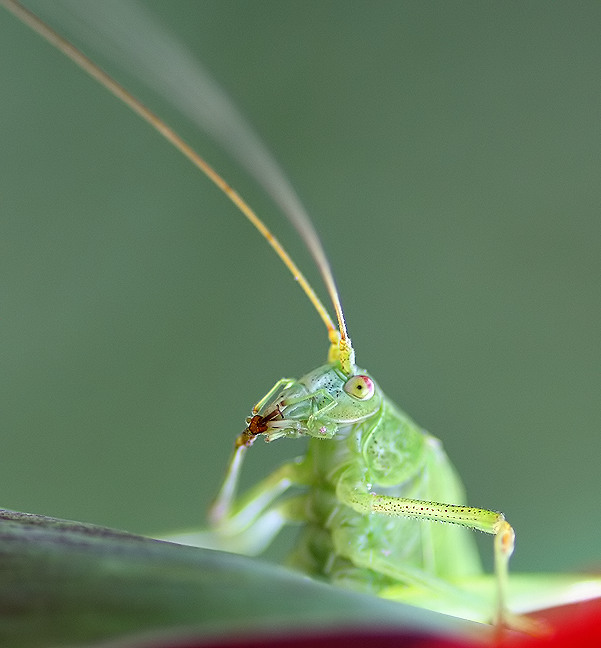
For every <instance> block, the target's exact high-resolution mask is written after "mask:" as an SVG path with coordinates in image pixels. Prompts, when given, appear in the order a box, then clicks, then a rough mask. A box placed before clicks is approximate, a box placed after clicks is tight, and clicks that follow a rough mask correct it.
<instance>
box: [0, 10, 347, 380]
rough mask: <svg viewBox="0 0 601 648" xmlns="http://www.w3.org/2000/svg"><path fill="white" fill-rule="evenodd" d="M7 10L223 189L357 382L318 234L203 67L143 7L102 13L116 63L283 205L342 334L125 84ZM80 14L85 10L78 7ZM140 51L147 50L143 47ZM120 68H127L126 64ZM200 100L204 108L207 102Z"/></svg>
mask: <svg viewBox="0 0 601 648" xmlns="http://www.w3.org/2000/svg"><path fill="white" fill-rule="evenodd" d="M0 4H2V5H4V6H5V7H6V8H7V9H8V10H9V11H11V12H12V13H13V14H14V15H15V16H17V17H18V18H19V19H20V20H21V21H22V22H24V23H25V24H26V25H28V26H29V27H31V28H32V29H33V30H34V31H36V32H37V33H38V34H40V35H41V36H42V37H44V38H45V39H46V40H48V41H49V42H50V43H51V44H52V45H54V46H55V47H56V48H57V49H59V50H60V51H61V52H63V54H65V55H66V56H68V57H69V58H70V59H71V60H72V61H74V62H75V63H76V64H77V65H78V66H79V67H81V68H82V69H83V70H84V71H85V72H86V73H87V74H89V75H90V76H91V77H93V78H94V79H96V80H97V81H98V82H99V83H100V84H101V85H103V86H104V87H105V88H106V89H107V90H109V91H110V92H111V93H112V94H114V95H115V96H116V97H117V98H119V99H120V100H121V101H123V102H124V103H125V104H126V105H127V106H129V107H130V108H131V109H132V110H133V111H134V112H136V113H137V114H138V115H139V116H140V117H142V119H144V120H145V121H146V122H148V123H149V124H150V125H151V126H152V127H153V128H154V129H155V130H156V131H157V132H159V133H160V134H161V135H162V136H163V137H165V138H166V139H167V140H168V141H169V142H170V143H171V144H172V145H173V146H174V147H175V148H176V149H177V150H179V151H180V152H181V153H182V154H183V155H185V156H186V157H187V158H188V159H189V160H190V161H191V162H192V163H193V164H194V165H195V166H196V167H197V168H198V169H199V170H200V171H202V173H204V174H205V175H206V176H207V177H208V178H209V179H210V180H211V181H212V182H213V183H214V184H215V185H217V187H219V189H220V190H221V191H222V192H223V193H224V194H225V195H226V196H227V197H228V198H229V199H230V200H231V201H232V202H233V203H234V204H235V205H236V206H237V207H238V208H239V209H240V211H241V212H242V213H243V214H244V215H245V216H246V218H247V219H248V220H249V221H250V222H251V223H252V224H253V226H254V227H255V228H256V229H257V230H258V231H259V232H260V233H261V235H262V236H263V237H264V238H265V239H266V240H267V242H268V243H269V244H270V245H271V247H272V248H273V249H274V250H275V252H276V254H277V255H278V256H279V257H280V259H281V260H282V261H283V262H284V264H285V265H286V267H287V268H288V269H289V270H290V272H291V273H292V275H293V276H294V278H295V279H296V280H297V281H298V282H299V284H300V285H301V288H302V289H303V291H304V292H305V294H306V295H307V296H308V297H309V299H310V300H311V303H312V304H313V306H314V308H315V309H316V310H317V312H318V314H319V315H320V317H321V319H322V320H323V322H324V324H325V326H326V328H327V330H328V337H329V339H330V343H331V347H330V354H329V359H330V360H331V361H335V360H338V361H339V362H340V365H341V368H342V371H343V372H344V373H345V374H347V375H350V374H352V373H353V367H354V351H353V348H352V344H351V341H350V338H349V337H348V334H347V330H346V323H345V319H344V313H343V311H342V306H341V303H340V298H339V295H338V290H337V288H336V283H335V281H334V276H333V273H332V270H331V268H330V264H329V262H328V260H327V257H326V254H325V251H324V249H323V246H322V244H321V241H320V239H319V237H318V235H317V232H316V230H315V227H314V226H313V223H312V222H311V219H310V218H309V216H308V214H307V212H306V211H305V209H304V207H303V206H302V203H301V202H300V199H299V198H298V196H297V194H296V192H295V191H294V189H293V188H292V186H291V185H290V183H289V181H288V180H287V178H286V177H285V176H284V174H283V173H282V172H281V170H280V168H279V166H278V165H277V163H276V162H275V160H274V159H273V157H272V156H271V155H270V154H269V152H268V151H267V149H266V148H265V146H264V145H263V143H262V142H261V140H260V139H259V138H258V137H257V136H256V135H255V134H254V132H253V130H252V129H251V128H250V126H248V125H247V124H246V122H245V120H244V119H243V117H242V116H241V115H240V114H239V113H238V111H237V110H236V109H235V108H234V106H233V104H232V102H231V101H230V100H229V99H228V98H227V97H226V96H225V95H224V94H223V92H222V91H221V90H220V88H219V87H218V86H217V84H216V83H215V82H214V81H213V80H212V78H211V77H210V76H209V75H208V73H206V72H205V71H204V70H203V69H202V67H201V66H200V65H199V63H198V62H197V61H195V60H193V59H192V58H191V56H190V55H189V54H188V52H186V51H185V50H184V49H183V48H182V47H181V45H180V44H179V43H178V42H177V41H176V40H175V39H170V38H169V34H166V33H165V32H164V30H161V29H160V28H159V27H157V26H156V25H155V24H154V21H153V20H152V18H151V16H150V15H146V13H145V12H143V11H142V8H141V7H138V8H137V9H136V10H135V11H134V8H133V6H130V7H128V8H126V6H125V5H124V4H122V3H119V4H117V5H115V8H118V9H119V11H120V13H121V17H122V18H123V19H124V20H121V21H120V20H119V19H118V18H115V16H113V15H112V13H111V12H109V14H107V12H98V11H95V14H96V15H94V30H93V31H90V30H89V26H88V33H89V35H90V38H96V39H97V32H98V31H101V32H102V34H103V37H105V38H106V39H107V40H109V41H110V42H111V48H110V49H109V51H110V52H111V53H112V54H113V55H114V56H119V55H120V54H126V57H127V58H128V59H129V60H131V61H134V62H135V63H136V68H137V74H138V76H139V77H140V78H142V79H143V80H144V81H145V83H146V84H147V85H149V86H150V87H151V88H153V89H154V90H157V91H158V92H159V93H160V94H162V95H163V96H164V97H165V98H168V99H169V100H170V101H173V100H174V99H175V103H176V105H177V106H178V108H179V109H180V110H181V112H182V113H183V114H184V115H186V116H187V117H188V118H189V119H191V121H193V122H194V123H196V124H197V125H198V126H199V127H200V128H201V129H202V130H204V131H205V132H207V133H208V134H209V135H212V136H213V137H214V138H215V139H216V140H217V141H218V142H219V143H220V144H222V145H223V146H224V147H225V148H227V149H228V151H229V152H230V153H231V154H232V155H233V157H235V158H237V159H238V161H239V162H240V163H241V164H242V165H243V166H244V167H245V168H246V169H247V171H249V172H250V173H251V174H252V175H253V176H254V177H255V179H257V181H258V182H259V183H260V184H261V185H262V186H263V188H265V189H266V190H267V192H268V193H269V194H270V195H271V197H272V199H273V200H274V201H275V202H276V204H278V205H279V207H280V208H281V210H282V211H283V213H284V214H285V215H286V216H287V218H288V219H289V220H290V222H291V223H292V224H293V226H294V227H295V228H296V230H297V232H298V233H299V235H300V236H301V238H302V239H303V241H304V243H305V244H306V246H307V248H308V249H309V252H310V253H311V255H312V257H313V259H314V261H315V263H316V265H317V268H318V270H319V272H320V274H321V276H322V279H323V281H324V283H325V285H326V288H327V291H328V294H329V296H330V299H331V301H332V304H333V306H334V310H335V312H336V317H337V320H338V329H336V327H335V326H334V324H333V322H332V320H331V318H330V316H329V314H328V312H327V310H326V309H325V307H324V305H323V304H322V302H321V300H320V299H319V298H318V297H317V295H316V293H315V291H314V290H313V288H312V287H311V286H310V284H309V282H308V281H307V279H306V278H305V277H304V275H303V274H302V273H301V271H300V270H299V268H298V267H297V266H296V264H295V263H294V261H293V260H292V258H291V257H290V256H289V254H288V253H287V252H286V250H285V249H284V247H283V246H282V245H281V243H280V242H279V241H278V240H277V239H276V238H275V236H274V235H273V234H272V233H271V231H270V230H269V228H268V227H267V226H266V225H265V223H263V221H262V220H261V219H260V218H259V217H258V216H257V215H256V213H255V212H254V211H253V210H252V209H251V207H250V206H249V205H248V203H246V201H245V200H243V199H242V197H241V196H240V195H239V194H238V193H237V192H236V191H235V190H234V189H233V188H232V187H230V186H229V185H228V183H227V182H225V180H224V179H223V178H222V177H221V176H220V175H219V174H218V173H217V172H216V171H215V170H214V169H213V168H212V167H211V166H210V165H209V164H208V163H207V162H206V161H205V160H204V159H203V158H202V157H200V156H199V155H198V154H197V153H196V152H195V151H194V150H193V149H192V148H191V147H190V146H189V145H188V144H187V143H186V142H185V141H184V140H183V139H182V138H181V137H180V136H179V135H178V134H177V133H176V132H175V131H173V130H172V129H171V128H170V127H169V126H167V124H166V123H165V122H164V121H163V120H162V119H161V118H160V117H158V116H157V115H156V114H154V113H153V112H152V111H150V110H149V109H148V108H147V107H146V106H145V105H144V104H142V102H140V101H139V100H138V99H136V98H135V97H134V96H133V95H132V94H131V93H129V92H128V91H127V90H126V89H125V88H124V87H123V86H122V85H121V84H119V83H118V82H117V81H115V80H114V79H113V78H112V77H110V76H109V75H108V74H107V73H106V72H104V70H102V69H101V68H100V67H99V66H98V65H97V64H96V63H94V62H93V61H92V60H91V59H89V58H88V57H87V56H86V55H85V54H83V53H82V52H81V51H80V50H79V49H77V48H76V47H75V46H74V45H72V44H71V43H70V42H69V41H67V40H66V39H65V38H63V37H62V36H60V35H59V34H58V33H57V32H55V31H54V30H53V29H52V28H51V27H50V26H48V25H47V24H46V23H45V22H44V21H42V20H41V19H40V18H38V17H37V16H36V15H35V14H33V13H32V12H30V11H29V10H28V9H26V8H24V7H23V6H22V5H20V4H19V3H18V2H17V1H16V0H0ZM72 9H73V10H78V9H79V7H78V3H74V4H73V5H72ZM95 9H96V7H95V4H94V3H91V4H86V12H88V11H92V12H94V10H95ZM127 11H129V14H131V16H134V17H135V20H132V19H131V18H130V16H129V15H128V14H127ZM107 15H111V16H112V20H111V21H109V20H108V19H107ZM134 22H135V23H140V22H142V23H143V24H144V30H145V33H146V32H147V30H150V33H151V36H150V37H147V38H146V39H145V42H146V43H148V42H150V43H152V49H150V48H144V49H143V51H138V49H136V48H134V47H133V44H132V41H131V34H129V33H128V32H126V31H124V30H123V24H124V23H126V24H134ZM80 23H81V20H80ZM85 27H86V25H85V23H81V24H79V25H78V29H79V30H80V31H81V30H82V28H85ZM119 32H121V33H120V38H116V36H117V35H118V33H119ZM136 45H139V43H137V44H136ZM157 46H158V50H157ZM105 47H106V46H105ZM165 61H167V63H165ZM116 62H117V63H119V61H116ZM174 70H179V75H178V78H177V79H175V80H173V71H174ZM186 76H187V78H188V79H189V78H196V79H197V80H198V81H199V84H198V85H199V86H202V91H203V94H199V91H198V89H196V91H195V92H191V91H189V90H188V91H186V90H182V88H186V87H188V88H189V87H190V84H189V82H188V83H187V84H186V83H184V82H183V81H182V78H186ZM203 95H208V96H203ZM200 99H203V100H202V101H201V100H200Z"/></svg>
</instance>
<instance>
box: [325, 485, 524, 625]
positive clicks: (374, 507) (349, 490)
mask: <svg viewBox="0 0 601 648" xmlns="http://www.w3.org/2000/svg"><path fill="white" fill-rule="evenodd" d="M336 494H337V496H338V498H339V499H340V500H341V501H342V502H344V503H345V504H346V505H347V506H350V507H351V508H353V509H354V510H356V511H358V512H360V513H362V514H364V515H369V514H371V513H376V514H381V515H388V516H392V517H405V518H418V519H423V520H434V521H438V522H444V523H452V524H458V525H460V526H463V527H466V528H470V529H478V530H480V531H483V532H484V533H489V534H491V535H494V537H495V538H494V561H495V576H496V595H497V603H496V614H495V622H496V623H497V624H499V625H502V624H504V623H505V622H506V621H508V619H509V617H510V616H511V615H509V613H508V611H507V605H506V600H507V578H508V563H509V558H510V556H511V554H512V553H513V549H514V543H515V533H514V531H513V528H512V527H511V525H510V524H509V523H508V522H507V521H506V520H505V517H504V516H503V514H502V513H498V512H496V511H490V510H487V509H481V508H474V507H470V506H458V505H453V504H443V503H440V502H430V501H422V500H416V499H408V498H402V497H394V496H390V495H379V494H377V493H374V492H371V491H369V490H368V489H367V488H366V486H365V485H364V483H363V482H362V481H360V480H355V479H344V478H343V479H342V480H341V481H340V482H339V484H338V488H337V491H336ZM403 569H405V566H402V567H400V570H401V571H403ZM407 569H408V573H407V576H408V580H409V581H413V582H414V583H416V582H417V581H419V580H421V581H422V584H423V585H426V586H429V583H430V581H432V586H433V587H434V588H435V589H437V588H440V587H441V585H442V584H441V583H440V581H439V579H437V578H436V577H432V576H430V575H427V574H422V573H420V574H415V573H413V571H414V570H411V568H410V567H407ZM509 625H513V620H512V621H510V622H509Z"/></svg>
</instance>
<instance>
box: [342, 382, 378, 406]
mask: <svg viewBox="0 0 601 648" xmlns="http://www.w3.org/2000/svg"><path fill="white" fill-rule="evenodd" d="M344 391H345V392H346V393H347V394H350V395H351V396H353V397H354V398H357V399H359V400H367V399H368V398H371V397H372V396H373V395H374V381H373V380H372V379H371V378H370V377H369V376H353V377H352V378H349V379H348V380H347V381H346V383H344Z"/></svg>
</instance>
